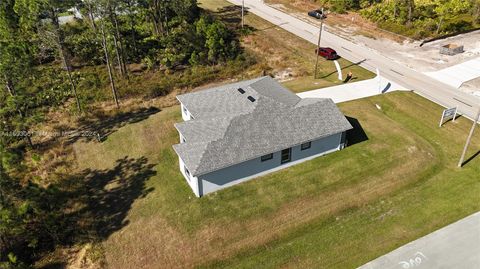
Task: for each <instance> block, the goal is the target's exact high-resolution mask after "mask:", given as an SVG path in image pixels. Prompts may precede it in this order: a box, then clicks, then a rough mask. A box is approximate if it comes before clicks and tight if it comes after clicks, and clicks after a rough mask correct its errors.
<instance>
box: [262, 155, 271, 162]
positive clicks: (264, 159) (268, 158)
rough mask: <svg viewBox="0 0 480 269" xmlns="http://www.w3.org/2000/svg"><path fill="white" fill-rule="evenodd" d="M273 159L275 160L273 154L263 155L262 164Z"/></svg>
mask: <svg viewBox="0 0 480 269" xmlns="http://www.w3.org/2000/svg"><path fill="white" fill-rule="evenodd" d="M271 159H273V153H270V154H267V155H263V156H262V158H261V160H262V162H264V161H268V160H271Z"/></svg>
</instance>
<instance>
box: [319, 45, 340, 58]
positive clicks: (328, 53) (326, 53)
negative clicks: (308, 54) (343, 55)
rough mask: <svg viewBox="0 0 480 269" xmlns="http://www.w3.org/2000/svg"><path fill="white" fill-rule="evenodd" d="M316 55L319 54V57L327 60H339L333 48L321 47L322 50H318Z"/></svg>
mask: <svg viewBox="0 0 480 269" xmlns="http://www.w3.org/2000/svg"><path fill="white" fill-rule="evenodd" d="M315 53H317V54H318V55H320V56H322V57H323V58H325V59H327V60H335V59H338V58H339V57H338V54H337V52H336V51H335V50H334V49H332V48H322V47H320V50H318V49H316V50H315Z"/></svg>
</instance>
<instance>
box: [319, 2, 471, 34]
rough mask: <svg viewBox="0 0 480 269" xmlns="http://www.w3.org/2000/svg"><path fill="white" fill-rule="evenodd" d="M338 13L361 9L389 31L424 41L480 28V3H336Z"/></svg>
mask: <svg viewBox="0 0 480 269" xmlns="http://www.w3.org/2000/svg"><path fill="white" fill-rule="evenodd" d="M326 2H328V4H329V5H330V6H331V8H332V10H333V11H335V12H340V13H343V12H345V11H347V10H358V11H360V13H361V14H362V15H363V16H365V17H366V18H368V19H370V20H373V21H375V22H378V23H379V24H380V26H383V27H385V28H387V29H389V30H393V31H395V32H399V33H403V34H408V35H410V36H413V37H417V38H424V37H428V36H434V35H439V34H446V33H454V32H458V31H463V30H469V29H472V28H475V27H480V0H335V1H328V0H327V1H326Z"/></svg>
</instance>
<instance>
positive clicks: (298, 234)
mask: <svg viewBox="0 0 480 269" xmlns="http://www.w3.org/2000/svg"><path fill="white" fill-rule="evenodd" d="M375 104H379V105H380V106H381V107H382V110H378V109H377V108H376V107H375ZM340 108H341V110H342V111H343V112H344V113H345V114H346V115H347V116H349V117H351V118H355V119H357V120H358V122H359V123H360V124H361V126H362V127H363V130H364V131H365V133H366V135H367V136H368V140H365V141H363V142H360V143H356V144H354V145H351V146H350V147H348V148H346V149H345V150H342V151H339V152H336V153H333V154H329V155H327V156H324V157H320V158H317V159H314V160H312V161H308V162H305V163H302V164H299V165H296V166H293V167H290V168H287V169H285V170H282V171H279V172H276V173H272V174H269V175H266V176H264V177H261V178H258V179H255V180H252V181H249V182H246V183H243V184H240V185H237V186H234V187H231V188H228V189H225V190H223V191H220V192H217V193H213V194H211V195H207V196H205V197H203V198H200V199H198V198H195V197H194V195H193V193H192V191H191V190H190V188H189V187H188V186H187V184H186V182H185V180H184V179H183V177H182V176H181V174H180V172H179V170H178V161H177V157H176V155H175V153H174V152H173V150H172V148H171V145H172V144H174V143H177V141H178V135H177V132H176V130H175V129H174V127H173V123H174V122H177V121H181V117H180V109H179V107H178V106H175V107H171V108H167V109H164V110H163V111H161V112H159V113H157V114H155V115H152V116H150V117H149V118H148V119H146V120H143V121H140V122H137V123H132V124H129V125H126V126H124V127H122V128H120V129H119V130H118V131H116V132H114V133H113V134H111V135H110V136H109V137H108V138H107V139H106V141H104V142H102V143H101V144H99V143H98V142H77V143H75V144H74V149H75V155H76V158H77V161H78V169H79V170H84V169H96V170H101V171H102V175H104V176H105V177H111V178H112V179H111V180H113V179H118V178H120V179H121V178H125V180H124V181H126V182H122V181H121V180H120V181H118V180H116V181H115V184H117V185H118V184H120V185H122V184H131V183H129V181H134V180H136V178H138V177H136V169H131V170H129V171H124V170H121V172H119V171H118V170H119V169H115V168H116V167H117V166H116V163H118V161H119V160H122V159H123V158H124V157H125V156H128V157H129V158H131V159H133V160H135V159H142V158H146V159H147V160H148V162H149V163H151V164H153V165H154V168H153V170H154V171H155V172H156V174H155V175H153V176H149V177H148V179H147V180H146V182H145V186H143V188H144V189H146V190H148V192H147V193H145V194H144V195H143V196H139V197H137V198H135V199H131V200H132V201H133V203H132V204H130V205H129V206H128V207H125V209H124V210H126V211H127V215H126V217H125V220H123V223H124V226H122V227H121V228H120V229H118V230H117V231H115V232H112V233H111V234H109V235H108V236H107V237H106V239H104V240H103V242H102V243H101V244H102V246H103V248H104V251H105V257H106V261H107V264H108V265H109V267H111V268H139V267H146V268H151V267H168V268H192V267H198V266H200V267H213V268H216V267H221V268H225V267H227V268H233V267H235V268H252V267H257V268H258V267H262V268H277V267H295V268H302V267H303V268H305V267H308V268H311V267H316V268H352V267H355V266H359V265H361V264H363V263H366V262H368V261H369V260H371V259H373V258H375V257H377V256H380V255H382V254H384V253H386V252H388V251H390V250H392V249H394V248H396V247H398V246H400V245H402V244H404V243H406V242H409V241H411V240H414V239H416V238H418V237H421V236H423V235H425V234H427V233H429V232H431V231H434V230H436V229H438V228H440V227H442V226H445V225H447V224H449V223H452V222H454V221H456V220H458V219H460V218H462V217H465V216H467V215H469V214H471V213H473V212H476V211H478V210H480V182H479V175H480V158H476V159H473V160H472V161H471V162H469V163H468V164H467V165H466V166H465V167H464V168H463V169H458V168H456V162H457V160H458V157H459V154H460V153H461V150H462V147H463V143H464V140H465V138H466V134H467V132H468V130H469V127H470V124H471V122H469V121H467V120H465V119H463V118H460V119H459V120H458V122H457V123H452V122H450V123H447V124H446V125H445V126H444V127H442V128H438V126H437V124H438V120H439V115H440V113H441V110H442V109H441V108H440V107H439V106H437V105H436V104H434V103H431V102H429V101H427V100H425V99H423V98H421V97H419V96H417V95H415V94H412V93H406V92H397V93H390V94H386V95H383V96H377V97H372V98H368V99H362V100H357V101H352V102H347V103H343V104H341V105H340ZM478 138H479V136H478V134H477V135H476V136H475V137H474V139H473V143H472V147H471V149H470V151H469V156H472V155H473V154H474V153H476V152H477V151H478V150H479V149H480V139H478ZM350 139H351V141H352V138H350ZM105 180H107V181H108V180H110V178H107V179H105ZM117 185H114V186H117ZM137 187H138V186H137ZM111 188H112V191H113V190H116V192H115V195H118V196H119V197H124V196H125V197H128V194H130V193H131V191H129V189H128V188H119V187H118V186H117V187H111ZM119 190H122V191H124V192H125V193H122V192H119ZM109 191H110V189H106V190H104V191H103V194H104V195H106V194H108V192H109ZM103 206H104V207H105V206H106V207H108V205H103Z"/></svg>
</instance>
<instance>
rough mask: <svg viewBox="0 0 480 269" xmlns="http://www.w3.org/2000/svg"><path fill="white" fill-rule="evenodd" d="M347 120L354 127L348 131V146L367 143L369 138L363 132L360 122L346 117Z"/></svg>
mask: <svg viewBox="0 0 480 269" xmlns="http://www.w3.org/2000/svg"><path fill="white" fill-rule="evenodd" d="M346 118H347V120H348V122H350V124H351V125H352V127H353V129H351V130H348V131H347V146H353V145H355V144H358V143H361V142H364V141H367V140H368V136H367V134H366V133H365V131H364V130H363V127H362V125H361V124H360V122H359V121H358V120H357V119H355V118H352V117H348V116H346Z"/></svg>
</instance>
